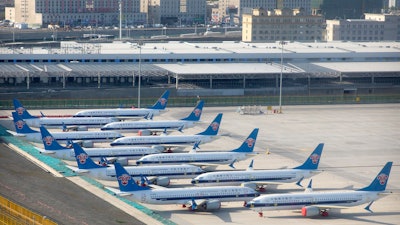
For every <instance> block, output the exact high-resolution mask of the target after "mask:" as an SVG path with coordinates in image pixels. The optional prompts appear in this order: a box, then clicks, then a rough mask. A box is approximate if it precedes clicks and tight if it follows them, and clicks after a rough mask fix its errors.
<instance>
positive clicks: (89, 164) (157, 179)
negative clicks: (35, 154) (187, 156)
mask: <svg viewBox="0 0 400 225" xmlns="http://www.w3.org/2000/svg"><path fill="white" fill-rule="evenodd" d="M72 145H73V149H74V152H75V155H76V157H75V159H76V162H77V164H78V168H76V167H72V166H68V167H69V168H70V169H72V170H73V171H74V172H76V173H83V174H87V176H90V177H92V178H96V179H101V180H111V181H115V179H116V177H115V169H114V165H99V164H96V163H95V162H93V160H92V159H91V156H89V155H88V154H87V153H86V151H85V150H83V149H82V147H81V146H79V145H78V144H77V143H73V144H72ZM125 169H126V170H127V171H128V173H129V175H130V176H131V177H132V178H133V179H134V180H135V181H136V182H140V181H141V177H142V176H146V177H148V178H149V181H151V183H152V184H155V185H160V186H168V185H169V183H170V180H171V179H181V178H193V177H195V176H197V175H198V174H201V173H204V172H205V171H203V170H202V169H201V168H199V167H197V166H192V165H184V164H182V165H173V166H172V165H169V166H126V167H125Z"/></svg>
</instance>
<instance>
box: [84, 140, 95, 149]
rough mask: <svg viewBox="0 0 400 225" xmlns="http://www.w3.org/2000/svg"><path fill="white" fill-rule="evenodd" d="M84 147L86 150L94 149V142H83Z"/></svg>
mask: <svg viewBox="0 0 400 225" xmlns="http://www.w3.org/2000/svg"><path fill="white" fill-rule="evenodd" d="M82 147H84V148H93V141H83V142H82Z"/></svg>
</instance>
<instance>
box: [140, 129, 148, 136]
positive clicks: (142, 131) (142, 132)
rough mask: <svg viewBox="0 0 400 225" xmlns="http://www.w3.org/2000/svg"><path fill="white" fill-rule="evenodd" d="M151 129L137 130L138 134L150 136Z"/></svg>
mask: <svg viewBox="0 0 400 225" xmlns="http://www.w3.org/2000/svg"><path fill="white" fill-rule="evenodd" d="M150 135H151V131H150V130H139V131H138V136H150Z"/></svg>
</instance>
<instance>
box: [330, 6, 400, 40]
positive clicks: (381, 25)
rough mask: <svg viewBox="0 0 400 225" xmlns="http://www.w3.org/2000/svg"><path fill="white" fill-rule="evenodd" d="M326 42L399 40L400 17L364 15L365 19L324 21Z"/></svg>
mask: <svg viewBox="0 0 400 225" xmlns="http://www.w3.org/2000/svg"><path fill="white" fill-rule="evenodd" d="M326 24H327V28H326V33H327V35H326V40H327V41H383V40H400V15H390V14H371V13H366V14H365V19H339V20H327V21H326Z"/></svg>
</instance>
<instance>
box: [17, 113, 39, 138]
mask: <svg viewBox="0 0 400 225" xmlns="http://www.w3.org/2000/svg"><path fill="white" fill-rule="evenodd" d="M11 114H12V116H13V121H14V126H15V131H16V132H17V133H18V134H33V133H39V131H36V130H32V129H31V128H30V127H29V126H28V124H26V122H25V121H24V120H23V119H21V117H20V116H18V113H17V112H12V113H11Z"/></svg>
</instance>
